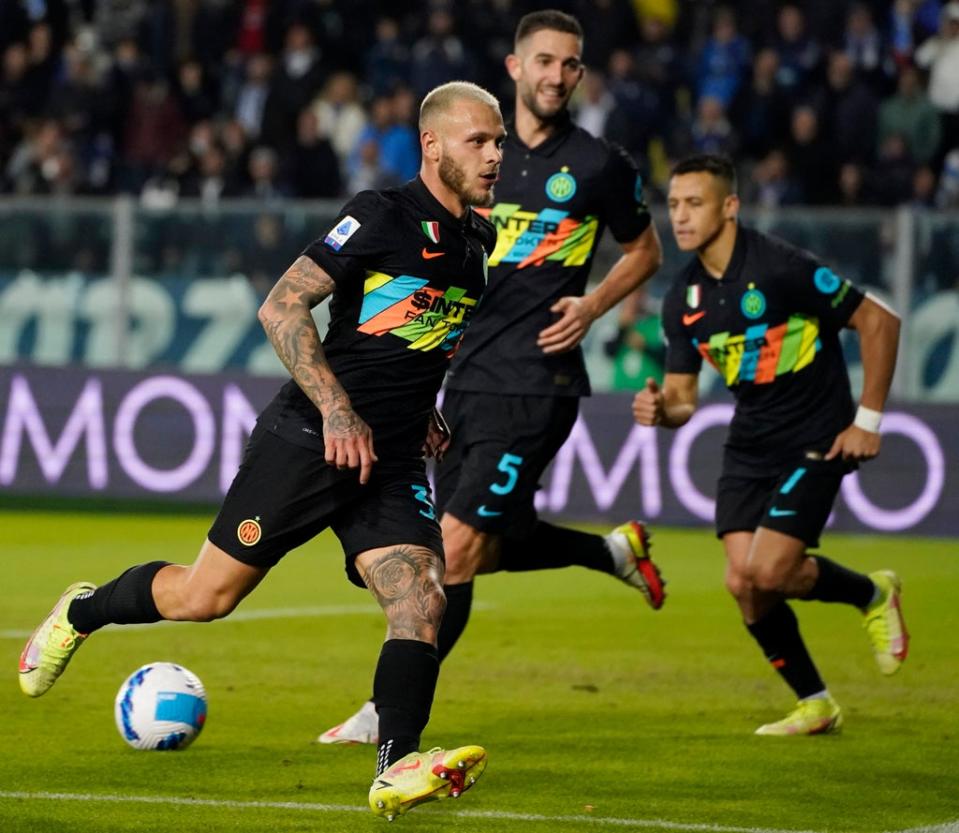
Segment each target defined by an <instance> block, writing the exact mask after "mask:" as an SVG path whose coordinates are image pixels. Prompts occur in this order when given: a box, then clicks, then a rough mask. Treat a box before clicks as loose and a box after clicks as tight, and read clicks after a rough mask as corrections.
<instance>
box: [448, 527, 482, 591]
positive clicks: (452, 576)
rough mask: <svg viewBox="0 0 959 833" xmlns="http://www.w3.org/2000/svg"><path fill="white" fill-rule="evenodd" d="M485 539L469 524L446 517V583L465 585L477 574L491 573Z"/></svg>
mask: <svg viewBox="0 0 959 833" xmlns="http://www.w3.org/2000/svg"><path fill="white" fill-rule="evenodd" d="M485 538H486V536H484V535H483V534H482V533H481V532H478V531H477V530H475V529H473V527H471V526H470V525H469V524H465V523H462V522H461V521H457V520H456V519H455V518H449V517H448V516H445V517H444V519H443V549H444V550H445V553H446V583H447V584H463V583H464V582H467V581H472V580H473V577H474V576H476V574H477V573H481V572H489V569H488V567H489V565H488V563H487V562H488V560H489V558H488V553H487V549H488V547H487V546H486V543H485Z"/></svg>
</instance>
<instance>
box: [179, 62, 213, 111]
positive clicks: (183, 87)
mask: <svg viewBox="0 0 959 833" xmlns="http://www.w3.org/2000/svg"><path fill="white" fill-rule="evenodd" d="M174 89H175V93H176V98H177V103H178V104H179V106H180V112H181V113H183V117H184V118H185V119H186V122H187V124H196V123H197V122H198V121H200V120H201V119H209V118H212V116H213V115H214V114H215V113H216V109H217V104H216V100H217V97H216V95H215V92H214V90H213V88H212V85H211V84H210V82H209V80H208V79H207V76H206V72H205V71H204V69H203V65H202V64H201V63H200V62H199V61H197V60H195V59H193V58H188V59H187V60H185V61H182V62H181V63H180V66H179V67H178V68H177V78H176V86H175V88H174Z"/></svg>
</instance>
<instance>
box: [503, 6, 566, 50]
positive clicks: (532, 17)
mask: <svg viewBox="0 0 959 833" xmlns="http://www.w3.org/2000/svg"><path fill="white" fill-rule="evenodd" d="M542 29H549V30H550V31H553V32H566V33H567V34H569V35H576V37H578V38H579V39H580V40H582V39H583V27H582V26H580V25H579V21H578V20H577V19H576V18H575V17H573V16H572V15H571V14H566V12H561V11H559V10H558V9H543V10H542V11H538V12H530V13H529V14H527V15H523V17H521V18H520V21H519V24H517V26H516V37H515V38H513V44H514V47H515V45H516V44H518V43H519V42H520V41H522V40H525V39H526V38H528V37H529V36H530V35H532V34H533V33H534V32H539V31H540V30H542Z"/></svg>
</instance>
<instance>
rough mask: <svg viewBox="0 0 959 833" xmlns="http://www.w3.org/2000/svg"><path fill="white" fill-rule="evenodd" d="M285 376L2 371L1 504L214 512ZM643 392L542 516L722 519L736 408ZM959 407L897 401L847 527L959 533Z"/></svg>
mask: <svg viewBox="0 0 959 833" xmlns="http://www.w3.org/2000/svg"><path fill="white" fill-rule="evenodd" d="M279 384H280V383H279V381H278V380H277V379H264V378H257V377H251V376H249V375H246V374H234V375H228V374H217V375H212V374H211V375H186V374H179V373H177V374H173V373H150V372H133V371H118V370H102V371H97V370H91V369H78V368H36V367H28V366H12V367H0V496H14V497H17V498H18V501H19V503H20V505H22V504H23V502H24V500H25V499H26V500H27V501H28V503H30V504H32V503H33V499H35V502H36V505H37V506H38V507H41V506H43V504H44V500H45V499H50V498H66V499H74V500H77V499H78V500H84V499H90V498H109V499H111V500H116V501H121V502H122V501H125V500H137V501H141V502H142V501H143V500H144V499H146V500H149V501H151V502H156V503H157V504H162V503H164V502H178V503H184V502H195V503H202V504H215V503H217V502H219V500H220V498H221V497H222V495H223V494H224V493H225V491H226V489H227V487H228V486H229V484H230V481H231V480H232V478H233V475H234V473H235V471H236V469H237V467H238V465H239V462H240V458H241V456H242V453H243V448H244V444H245V442H246V438H247V436H248V435H249V433H250V431H251V430H252V428H253V424H254V422H255V420H256V414H257V413H258V411H259V410H260V409H261V408H262V407H263V406H264V405H265V404H266V403H267V402H269V400H270V399H271V397H272V396H273V394H274V393H275V392H276V390H277V389H278V387H279ZM630 401H631V396H630V394H626V393H621V394H600V395H596V396H593V397H591V398H590V399H587V400H584V402H583V407H582V410H581V414H580V418H579V421H578V422H577V424H576V426H575V428H574V429H573V432H572V435H571V436H570V439H569V441H568V442H567V443H566V445H565V446H564V447H563V448H562V449H561V450H560V452H559V454H558V455H557V457H556V460H555V461H554V463H553V465H552V466H551V468H550V470H549V471H548V472H547V473H546V476H545V477H544V479H543V484H542V487H543V488H542V489H541V491H540V492H539V494H538V495H537V504H538V506H539V508H540V509H541V511H543V512H544V513H545V514H548V515H557V516H563V517H566V518H573V519H578V520H582V521H602V522H610V521H614V520H615V521H619V520H622V519H623V518H626V517H632V516H640V517H643V518H645V519H647V520H649V521H652V522H655V523H657V524H663V525H707V524H709V523H710V522H711V519H712V513H713V500H714V495H715V482H716V478H717V476H718V473H719V467H720V462H721V458H722V439H723V436H724V434H725V428H726V426H728V424H729V420H730V417H731V414H732V405H731V403H730V402H729V401H728V400H710V401H707V402H706V403H704V404H703V406H702V407H701V408H700V410H699V411H698V412H697V413H696V415H695V416H694V418H693V419H692V420H691V421H690V423H689V424H688V425H686V426H685V427H684V428H683V429H681V430H679V431H676V432H670V431H665V430H654V429H650V428H645V427H641V426H638V425H635V424H634V423H633V422H632V418H631V414H630V407H629V405H630ZM957 424H959V406H956V405H914V404H909V405H904V406H896V405H893V406H892V407H891V408H890V409H889V410H888V412H887V415H886V418H885V420H884V423H883V430H884V434H885V437H884V441H883V453H882V454H881V455H880V457H879V458H878V459H877V460H875V461H872V462H870V463H868V464H867V465H864V466H863V467H862V468H861V469H860V470H859V471H858V472H856V473H854V474H852V475H850V476H849V477H847V478H846V479H845V481H844V483H843V488H842V492H841V495H840V498H839V500H838V501H837V503H836V508H835V511H834V513H833V516H832V517H831V519H830V524H831V526H832V528H834V529H837V530H851V531H852V530H854V531H875V532H907V531H908V532H910V533H913V534H925V535H937V536H956V535H959V511H957V508H959V507H957V506H956V499H955V495H956V494H957V487H959V482H957V481H959V466H957V465H956V463H957V461H959V432H957V431H956V430H955V426H956V425H957Z"/></svg>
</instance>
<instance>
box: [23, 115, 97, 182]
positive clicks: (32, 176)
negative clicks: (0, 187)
mask: <svg viewBox="0 0 959 833" xmlns="http://www.w3.org/2000/svg"><path fill="white" fill-rule="evenodd" d="M6 176H7V180H8V181H9V182H10V183H11V184H12V190H13V192H14V193H16V194H22V195H25V196H26V195H33V194H61V195H62V194H76V193H81V192H82V188H81V187H80V186H81V180H80V176H79V175H78V171H77V164H76V159H75V158H74V155H73V151H72V149H71V147H70V144H69V142H68V141H67V139H66V136H65V134H64V130H63V128H62V127H61V125H60V124H59V123H58V122H57V121H55V120H54V119H47V120H46V121H44V122H42V123H41V124H40V125H39V126H37V127H36V128H34V129H33V130H32V131H31V132H29V133H28V134H27V135H26V136H25V137H24V139H23V141H21V142H20V144H19V145H18V146H17V148H16V149H15V150H14V152H13V156H12V157H11V159H10V163H9V165H8V166H7V172H6Z"/></svg>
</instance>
